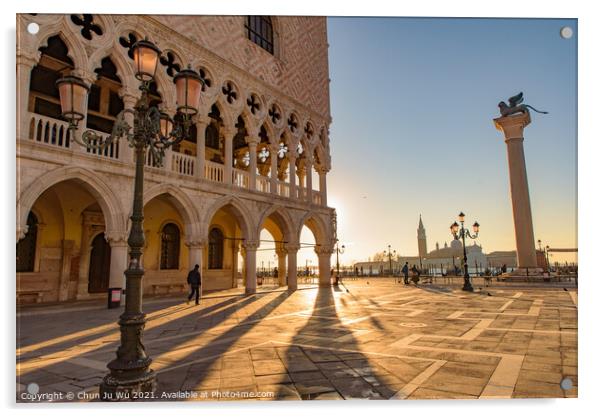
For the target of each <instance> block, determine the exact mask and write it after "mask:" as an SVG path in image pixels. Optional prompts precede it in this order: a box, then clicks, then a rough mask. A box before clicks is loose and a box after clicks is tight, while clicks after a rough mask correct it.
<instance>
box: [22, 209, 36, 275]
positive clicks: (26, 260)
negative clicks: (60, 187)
mask: <svg viewBox="0 0 602 417" xmlns="http://www.w3.org/2000/svg"><path fill="white" fill-rule="evenodd" d="M37 236H38V218H37V217H36V216H35V214H33V213H32V212H29V216H27V233H26V234H25V237H24V238H23V239H21V240H20V241H19V242H18V243H17V272H33V269H34V264H35V260H36V240H37Z"/></svg>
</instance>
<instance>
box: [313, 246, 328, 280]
mask: <svg viewBox="0 0 602 417" xmlns="http://www.w3.org/2000/svg"><path fill="white" fill-rule="evenodd" d="M315 251H316V254H317V255H318V269H319V270H320V287H329V286H330V285H331V275H330V269H331V268H330V258H331V257H332V248H327V247H324V246H316V249H315Z"/></svg>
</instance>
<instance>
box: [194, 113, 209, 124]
mask: <svg viewBox="0 0 602 417" xmlns="http://www.w3.org/2000/svg"><path fill="white" fill-rule="evenodd" d="M195 123H196V124H199V125H204V126H207V125H209V124H210V123H211V117H209V116H207V115H206V114H200V113H199V114H197V116H196V118H195Z"/></svg>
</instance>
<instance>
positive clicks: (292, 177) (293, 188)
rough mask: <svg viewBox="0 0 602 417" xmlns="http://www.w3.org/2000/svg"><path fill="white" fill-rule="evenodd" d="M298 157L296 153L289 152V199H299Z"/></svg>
mask: <svg viewBox="0 0 602 417" xmlns="http://www.w3.org/2000/svg"><path fill="white" fill-rule="evenodd" d="M296 164H297V157H296V156H295V154H294V152H292V151H289V156H288V170H289V178H288V180H289V197H290V198H297V185H296V182H297V172H296V170H297V165H296Z"/></svg>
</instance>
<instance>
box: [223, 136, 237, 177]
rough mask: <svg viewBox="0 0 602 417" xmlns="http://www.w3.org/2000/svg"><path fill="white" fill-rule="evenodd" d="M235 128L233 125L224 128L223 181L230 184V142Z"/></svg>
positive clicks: (232, 139)
mask: <svg viewBox="0 0 602 417" xmlns="http://www.w3.org/2000/svg"><path fill="white" fill-rule="evenodd" d="M235 134H236V129H235V128H234V127H233V126H227V127H225V128H224V153H225V155H224V182H225V183H226V184H232V142H233V141H234V135H235Z"/></svg>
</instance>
